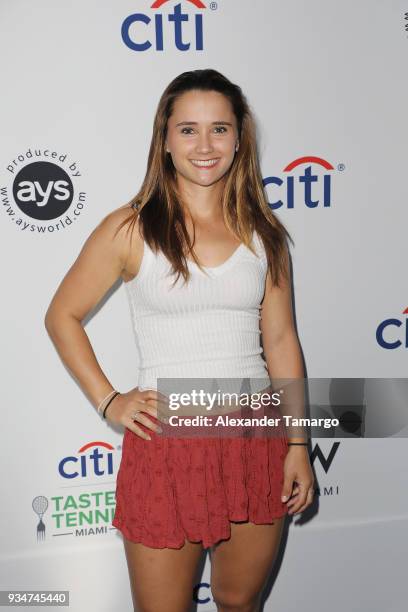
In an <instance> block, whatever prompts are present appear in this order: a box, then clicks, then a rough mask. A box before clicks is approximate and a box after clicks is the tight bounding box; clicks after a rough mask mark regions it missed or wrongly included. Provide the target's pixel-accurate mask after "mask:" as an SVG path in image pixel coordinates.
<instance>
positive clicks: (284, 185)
mask: <svg viewBox="0 0 408 612" xmlns="http://www.w3.org/2000/svg"><path fill="white" fill-rule="evenodd" d="M344 168H345V167H344V164H339V165H338V166H337V169H338V170H339V171H343V170H344ZM333 171H334V166H333V165H332V164H331V163H330V162H328V161H326V160H325V159H323V158H322V157H316V156H313V155H309V156H306V157H299V158H298V159H295V160H294V161H292V162H290V163H289V164H287V166H286V167H285V168H284V169H283V172H284V173H285V175H284V177H283V178H281V177H279V176H267V177H266V178H264V179H263V185H264V187H266V188H267V191H268V197H269V194H270V196H271V198H272V199H271V201H270V202H269V206H270V207H271V208H272V210H276V209H278V208H282V207H285V208H288V209H291V208H295V203H296V204H304V205H305V206H306V207H307V208H330V206H331V190H332V188H331V183H332V175H333Z"/></svg>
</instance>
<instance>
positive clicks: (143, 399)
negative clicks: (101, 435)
mask: <svg viewBox="0 0 408 612" xmlns="http://www.w3.org/2000/svg"><path fill="white" fill-rule="evenodd" d="M163 398H164V396H163V395H162V394H160V393H159V392H158V391H154V390H152V389H147V390H146V391H140V390H139V388H138V387H135V389H131V390H130V391H128V392H127V393H120V394H119V395H116V396H115V397H114V398H113V400H112V401H111V403H110V404H109V406H108V408H107V410H106V413H105V417H106V419H107V420H108V421H110V422H111V423H116V424H118V423H120V424H121V425H124V426H125V427H127V428H128V429H130V431H133V433H135V434H136V435H137V436H140V437H141V438H143V439H144V440H151V437H150V436H149V435H148V434H147V433H146V432H145V431H143V429H142V428H141V427H139V426H138V425H137V424H136V422H135V421H138V422H139V423H142V424H143V425H145V426H146V427H147V428H148V429H151V430H152V431H155V432H157V433H160V432H161V431H162V430H161V428H160V426H159V425H156V424H155V423H153V421H151V420H150V419H149V418H148V417H147V416H146V414H149V415H151V416H153V417H155V418H156V419H157V418H158V417H157V413H158V409H159V408H161V406H160V404H161V403H162V402H163ZM144 413H146V414H144Z"/></svg>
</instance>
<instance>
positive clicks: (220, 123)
mask: <svg viewBox="0 0 408 612" xmlns="http://www.w3.org/2000/svg"><path fill="white" fill-rule="evenodd" d="M179 125H198V122H197V121H180V123H176V127H178V126H179ZM212 125H230V126H231V127H232V123H230V122H229V121H213V122H212Z"/></svg>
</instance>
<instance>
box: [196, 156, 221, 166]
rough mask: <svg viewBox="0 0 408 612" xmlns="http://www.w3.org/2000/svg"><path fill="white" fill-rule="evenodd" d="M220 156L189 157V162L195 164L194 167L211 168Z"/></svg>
mask: <svg viewBox="0 0 408 612" xmlns="http://www.w3.org/2000/svg"><path fill="white" fill-rule="evenodd" d="M219 160H220V158H219V157H217V158H213V159H201V160H200V159H190V161H191V163H192V164H193V166H195V167H196V168H213V167H214V166H216V165H217V163H218V162H219Z"/></svg>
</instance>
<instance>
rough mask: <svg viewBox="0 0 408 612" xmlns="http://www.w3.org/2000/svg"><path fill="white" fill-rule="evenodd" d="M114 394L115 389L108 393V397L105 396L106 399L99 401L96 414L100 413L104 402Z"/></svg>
mask: <svg viewBox="0 0 408 612" xmlns="http://www.w3.org/2000/svg"><path fill="white" fill-rule="evenodd" d="M114 393H116V389H113V391H111V392H110V393H108V395H107V396H106V397H104V398H103V400H102V401H101V403H100V404H99V406H98V408H97V410H98V413H100V412H101V410H102V409H103V408H104V404H105V402H106V400H108V399H109V398H111V397H112V395H113V394H114Z"/></svg>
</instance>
